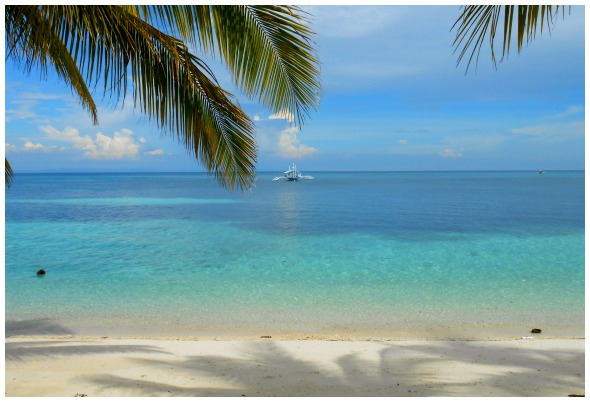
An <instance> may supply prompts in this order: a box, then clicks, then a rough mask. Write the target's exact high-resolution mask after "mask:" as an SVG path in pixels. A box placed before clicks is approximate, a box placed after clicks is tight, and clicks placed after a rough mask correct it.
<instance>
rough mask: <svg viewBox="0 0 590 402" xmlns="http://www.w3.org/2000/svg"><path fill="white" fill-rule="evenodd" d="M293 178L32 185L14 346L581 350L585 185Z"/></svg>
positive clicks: (18, 193) (17, 231) (24, 201)
mask: <svg viewBox="0 0 590 402" xmlns="http://www.w3.org/2000/svg"><path fill="white" fill-rule="evenodd" d="M281 173H282V172H258V174H257V176H258V177H257V181H256V186H255V187H254V188H253V190H252V191H250V192H247V193H242V192H240V191H239V190H236V191H234V192H230V191H228V190H227V189H224V188H222V187H221V186H220V185H219V184H218V183H217V182H216V181H215V179H214V178H213V177H211V176H210V175H209V174H207V173H189V172H180V173H174V172H160V173H144V172H128V173H110V172H101V173H83V172H67V173H26V174H17V175H16V177H15V178H16V180H15V183H14V185H13V186H12V187H11V188H10V189H7V190H6V199H5V219H6V223H5V239H6V240H5V246H6V251H5V265H6V269H5V302H6V307H5V316H6V334H7V335H11V334H20V335H22V334H26V332H27V331H29V332H32V333H44V332H45V333H61V334H81V335H104V336H114V335H132V336H176V335H178V336H242V335H244V336H246V335H248V336H249V335H252V336H254V335H267V334H284V335H289V334H319V335H332V336H333V335H336V334H337V335H339V336H350V337H355V336H376V337H402V338H403V337H410V338H412V337H413V338H424V337H428V338H437V337H440V338H445V339H447V338H476V339H486V338H494V337H506V336H520V335H526V333H527V331H530V328H532V327H540V328H543V333H544V334H548V335H550V336H555V337H560V336H564V337H567V336H583V334H584V307H585V302H584V297H585V293H584V290H585V271H584V268H585V266H584V230H585V224H584V212H585V210H584V207H585V204H584V201H585V200H584V197H585V195H584V176H585V172H584V171H569V170H568V171H554V170H548V171H547V172H546V173H545V174H539V173H538V172H537V171H522V170H518V171H445V172H441V171H412V172H401V171H396V172H384V171H380V172H369V171H363V172H343V171H340V172H329V171H304V174H306V175H307V174H309V175H312V176H314V177H315V180H301V181H299V182H284V181H276V182H275V181H273V180H272V179H273V177H275V176H279V175H281ZM39 269H44V270H45V271H46V275H45V276H44V277H38V276H37V275H36V272H37V270H39Z"/></svg>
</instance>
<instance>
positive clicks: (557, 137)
mask: <svg viewBox="0 0 590 402" xmlns="http://www.w3.org/2000/svg"><path fill="white" fill-rule="evenodd" d="M584 130H585V126H584V121H583V120H580V121H572V122H567V123H553V124H539V125H536V126H528V127H521V128H513V129H512V130H510V132H511V133H512V134H517V135H523V136H528V137H535V138H538V139H540V140H543V141H545V142H552V143H558V142H563V141H567V140H570V139H576V138H579V139H582V138H584Z"/></svg>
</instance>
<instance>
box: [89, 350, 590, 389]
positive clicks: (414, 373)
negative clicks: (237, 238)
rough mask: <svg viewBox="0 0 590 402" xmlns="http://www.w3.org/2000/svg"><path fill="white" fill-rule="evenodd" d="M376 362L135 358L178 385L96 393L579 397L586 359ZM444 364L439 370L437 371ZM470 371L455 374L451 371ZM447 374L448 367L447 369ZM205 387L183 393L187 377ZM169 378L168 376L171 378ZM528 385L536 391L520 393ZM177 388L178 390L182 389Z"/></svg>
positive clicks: (563, 353) (383, 356) (513, 356)
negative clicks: (322, 363) (460, 367)
mask: <svg viewBox="0 0 590 402" xmlns="http://www.w3.org/2000/svg"><path fill="white" fill-rule="evenodd" d="M383 346H384V347H383V349H381V350H380V354H379V359H378V360H367V359H364V358H362V357H361V356H360V354H361V352H355V353H350V354H347V355H341V356H340V357H338V358H336V359H335V360H334V361H333V362H332V364H330V365H326V366H322V367H320V366H319V365H316V364H314V363H310V362H306V361H303V360H299V359H297V358H295V357H294V356H293V355H291V354H290V353H289V352H288V351H286V350H285V349H284V348H282V347H281V345H280V344H279V343H274V342H251V343H244V344H242V345H241V348H240V355H241V357H240V358H227V357H221V356H215V355H201V356H192V357H189V358H186V359H184V360H182V361H180V362H178V361H175V362H173V363H171V362H170V361H167V360H156V359H146V358H141V359H137V358H135V359H134V360H136V362H137V363H139V364H141V365H143V366H146V367H150V369H152V370H156V371H158V372H162V373H163V374H164V373H166V372H167V373H170V371H169V370H171V369H173V370H175V371H174V373H175V376H176V379H179V378H181V379H183V381H182V382H178V381H174V382H175V383H172V381H170V382H162V381H161V379H162V378H167V377H166V376H164V375H162V376H161V377H160V381H148V380H141V379H130V378H124V377H120V376H114V375H109V374H100V375H96V376H93V377H92V378H89V379H88V380H89V381H90V382H92V383H94V384H95V385H97V386H98V387H99V388H100V389H105V390H106V389H109V390H111V391H112V390H113V389H118V390H120V392H121V394H125V395H128V394H129V393H130V392H132V393H135V394H136V395H138V396H185V397H187V396H369V395H370V396H465V395H471V396H488V395H496V396H567V395H568V394H570V393H579V394H583V393H584V353H583V352H581V353H580V352H579V351H575V350H569V349H568V350H564V349H559V350H547V349H543V350H538V349H537V350H530V349H527V350H525V349H522V350H520V349H518V348H513V347H510V348H508V347H503V346H499V345H498V346H497V345H495V344H494V342H483V343H470V342H453V341H449V342H440V343H424V344H420V343H415V344H413V345H409V346H408V345H396V344H395V343H384V344H383ZM441 363H442V368H441ZM465 364H468V365H469V367H473V372H468V373H465V375H464V376H461V375H459V374H460V372H459V371H453V367H457V366H458V365H465ZM447 367H448V368H447ZM191 377H192V378H193V379H195V378H200V379H205V380H206V381H204V383H206V384H210V386H205V387H203V386H194V387H191V386H186V385H185V384H186V383H190V381H189V379H190V378H191ZM168 378H169V377H168ZM525 382H528V383H532V384H534V385H533V386H528V387H525V386H523V384H524V383H525ZM181 383H182V386H181V385H180V384H181Z"/></svg>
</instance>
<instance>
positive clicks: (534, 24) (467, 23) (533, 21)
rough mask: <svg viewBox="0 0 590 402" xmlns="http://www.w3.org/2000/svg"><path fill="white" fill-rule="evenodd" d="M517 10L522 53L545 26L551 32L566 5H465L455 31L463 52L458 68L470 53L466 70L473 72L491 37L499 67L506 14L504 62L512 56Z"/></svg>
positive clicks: (459, 58)
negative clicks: (498, 44)
mask: <svg viewBox="0 0 590 402" xmlns="http://www.w3.org/2000/svg"><path fill="white" fill-rule="evenodd" d="M515 7H518V8H517V9H516V28H517V29H516V31H517V34H516V42H517V49H518V53H520V51H521V49H522V47H523V44H524V43H527V44H528V43H529V42H531V41H532V40H534V39H535V37H536V34H537V31H539V32H543V26H544V25H545V24H546V25H547V29H549V30H550V29H551V27H552V26H553V25H554V24H555V21H556V17H557V15H558V13H559V10H560V9H561V10H562V15H563V14H564V11H565V6H538V5H526V6H497V5H486V6H464V7H463V11H462V13H461V15H460V16H459V18H458V19H457V20H456V21H455V23H454V24H453V27H452V28H451V29H455V27H457V33H456V36H455V40H454V42H453V46H455V52H457V51H459V56H458V58H457V65H459V64H460V63H461V61H462V60H463V58H464V57H465V56H466V55H468V54H469V60H468V62H467V68H466V71H467V70H469V66H470V65H471V62H472V61H473V58H474V56H475V58H476V64H477V62H478V60H479V54H480V52H481V47H482V45H483V43H484V41H485V39H486V38H487V39H488V40H489V44H490V50H491V53H492V61H493V63H494V66H496V54H495V49H494V41H495V38H496V33H497V30H498V26H499V20H500V15H502V14H503V15H504V17H503V20H504V29H503V36H504V38H503V41H502V59H504V57H508V54H509V52H510V42H511V39H512V27H513V25H514V21H513V20H514V15H515ZM502 8H504V13H502ZM470 51H471V52H470Z"/></svg>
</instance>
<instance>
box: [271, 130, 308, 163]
mask: <svg viewBox="0 0 590 402" xmlns="http://www.w3.org/2000/svg"><path fill="white" fill-rule="evenodd" d="M298 132H299V130H298V129H297V127H289V128H287V129H285V130H283V131H282V132H281V135H280V137H279V145H278V150H279V154H280V155H281V156H282V157H283V158H304V157H306V156H309V155H312V154H315V153H316V152H317V151H318V150H317V149H315V148H313V147H310V146H307V145H304V144H300V143H299V139H298V138H297V133H298Z"/></svg>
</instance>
